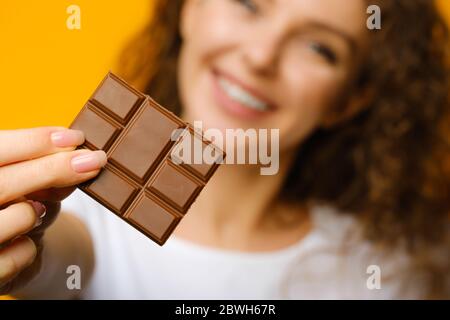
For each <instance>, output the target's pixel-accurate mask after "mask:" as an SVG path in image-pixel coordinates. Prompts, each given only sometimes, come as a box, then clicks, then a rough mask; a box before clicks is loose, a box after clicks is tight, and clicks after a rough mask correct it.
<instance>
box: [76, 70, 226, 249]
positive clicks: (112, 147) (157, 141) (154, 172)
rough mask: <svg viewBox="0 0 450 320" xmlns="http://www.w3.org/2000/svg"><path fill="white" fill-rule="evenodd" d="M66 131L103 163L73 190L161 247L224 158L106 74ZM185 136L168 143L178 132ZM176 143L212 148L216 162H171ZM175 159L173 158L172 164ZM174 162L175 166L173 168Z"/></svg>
mask: <svg viewBox="0 0 450 320" xmlns="http://www.w3.org/2000/svg"><path fill="white" fill-rule="evenodd" d="M71 128H72V129H77V130H82V131H83V132H84V133H85V136H86V142H85V143H84V144H83V145H82V146H81V147H80V148H85V149H90V150H104V151H105V152H106V154H107V157H108V163H107V165H106V166H105V168H104V169H102V171H101V172H100V174H99V175H98V176H97V177H96V178H94V179H92V180H90V181H88V182H85V183H83V184H81V185H79V188H80V189H81V190H82V191H83V192H85V193H86V194H88V195H89V196H90V197H92V198H93V199H94V200H96V201H97V202H99V203H100V204H101V205H103V206H105V207H106V208H108V209H109V210H110V211H112V212H113V213H114V214H116V215H117V216H119V217H120V218H121V219H122V220H124V221H126V222H127V223H129V224H130V225H132V226H133V227H135V228H136V229H137V230H139V231H140V232H142V233H143V234H145V235H146V236H147V237H149V238H150V239H152V240H153V241H155V242H156V243H158V244H159V245H163V244H164V243H165V242H166V240H167V239H168V237H169V236H170V234H171V233H172V232H173V231H174V229H175V227H176V226H177V224H178V223H179V222H180V220H181V219H182V218H183V217H184V215H185V214H186V212H187V211H188V210H189V208H190V206H191V205H192V203H193V202H194V201H195V199H196V198H197V196H198V195H199V193H200V191H201V190H202V189H203V187H204V186H205V184H206V183H207V182H208V181H209V179H210V178H211V176H212V175H213V174H214V172H215V171H216V169H217V168H218V166H219V163H220V162H221V160H223V159H224V157H225V154H224V152H223V151H222V150H220V149H219V148H217V147H216V146H215V145H214V144H212V143H211V142H210V141H208V140H206V139H205V138H204V137H203V136H202V134H201V133H198V132H196V131H194V130H193V128H192V126H191V125H189V124H188V123H185V122H183V121H182V120H181V119H180V118H178V117H177V116H175V115H174V114H173V113H171V112H170V111H168V110H167V109H165V108H164V107H162V106H161V105H159V104H158V103H157V102H155V101H154V100H153V99H152V98H151V97H149V96H146V95H144V94H143V93H141V92H139V91H137V90H136V89H134V88H132V87H131V86H130V85H129V84H127V83H126V82H125V81H124V80H123V79H120V78H119V77H118V76H116V75H114V74H112V73H108V74H107V75H106V77H105V78H104V80H103V81H102V82H101V83H100V85H99V87H98V88H97V90H96V91H95V92H94V94H93V95H92V97H91V98H90V99H89V100H88V102H87V103H86V105H85V106H84V107H83V109H82V110H81V112H80V113H79V114H78V116H77V117H76V119H75V120H74V122H73V124H72V125H71ZM182 128H187V131H186V132H187V134H185V135H182V136H180V139H178V141H173V139H171V137H172V134H173V133H174V132H176V131H175V130H177V131H180V130H178V129H182ZM182 139H192V140H191V145H194V142H193V139H200V140H201V141H202V142H201V145H202V146H203V148H206V147H208V148H214V149H213V150H214V155H217V161H216V162H214V163H212V164H207V163H200V164H194V163H193V162H190V163H181V164H178V163H179V161H175V162H174V161H172V157H171V150H172V149H173V148H176V147H177V145H179V144H181V143H182V141H181V140H182ZM175 160H178V159H175ZM176 163H177V164H176Z"/></svg>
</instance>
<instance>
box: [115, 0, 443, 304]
mask: <svg viewBox="0 0 450 320" xmlns="http://www.w3.org/2000/svg"><path fill="white" fill-rule="evenodd" d="M375 3H377V4H378V5H379V6H380V7H381V10H382V29H381V30H378V31H373V32H371V33H370V37H372V38H371V46H372V50H371V52H370V54H369V55H368V57H367V61H366V63H365V64H364V67H363V69H362V70H361V71H360V76H359V77H358V83H357V85H358V86H360V87H364V86H370V88H371V89H372V90H373V99H372V100H371V102H370V105H369V106H368V107H367V108H365V109H364V110H363V111H361V112H360V113H359V114H358V115H357V116H355V117H353V118H352V119H350V120H349V121H347V122H346V123H343V124H341V125H339V126H337V127H333V128H328V129H318V130H316V131H315V132H314V133H313V134H311V135H310V137H309V138H308V139H307V140H306V141H305V142H304V143H303V144H302V145H301V147H300V150H298V156H297V159H296V161H295V163H294V165H293V166H292V168H291V172H290V174H288V175H287V179H286V181H285V184H284V187H283V188H282V190H280V200H281V201H286V202H289V203H299V202H302V203H303V202H305V201H310V200H314V201H317V202H323V203H327V204H330V205H332V206H334V207H336V208H338V209H340V211H342V212H347V213H352V214H353V215H355V216H357V218H358V219H359V220H360V221H361V223H362V225H363V226H364V230H365V235H366V237H367V238H368V239H369V240H370V241H372V242H373V243H376V244H380V245H382V246H383V247H384V248H392V247H396V246H399V245H402V246H404V248H405V249H406V250H407V252H408V253H409V255H410V257H411V261H412V262H413V266H414V268H415V270H417V271H420V272H422V273H421V274H424V275H426V277H427V283H428V288H427V289H428V290H427V291H428V297H429V298H438V297H440V298H442V297H444V298H449V297H450V241H449V230H450V227H449V224H450V219H449V213H450V157H449V154H450V142H449V140H448V137H450V134H449V132H448V130H449V128H450V125H449V123H448V121H449V119H450V114H449V106H450V103H449V87H450V76H449V74H450V73H449V64H448V57H449V56H450V55H449V43H450V42H449V33H448V28H447V25H446V24H445V22H444V21H443V19H442V17H441V16H440V15H439V13H438V10H437V9H436V7H435V4H434V2H432V1H429V0H392V1H391V0H388V1H386V0H378V1H376V2H375ZM371 4H374V1H371ZM182 5H183V0H170V1H168V0H166V1H165V0H158V1H155V2H154V7H153V8H152V13H153V16H152V18H151V19H150V21H149V23H148V25H147V26H146V27H145V29H144V30H143V31H142V32H141V33H140V34H139V35H138V36H137V37H136V38H135V39H133V41H132V42H131V43H130V45H129V46H128V47H127V48H126V49H125V50H124V52H123V55H122V59H121V61H120V62H121V64H120V66H121V71H120V73H121V75H122V76H123V77H124V78H126V79H127V80H129V81H131V82H133V83H134V84H135V85H136V86H138V87H139V88H140V89H141V90H143V91H145V92H146V93H147V94H149V95H151V96H152V97H153V98H154V99H155V100H157V101H159V102H160V103H161V104H162V105H165V106H166V107H168V108H169V109H171V110H172V111H174V112H175V113H177V114H180V112H181V102H180V99H179V96H178V90H177V62H178V54H179V52H180V48H181V45H182V39H181V36H180V33H179V20H180V12H181V8H182ZM436 251H437V252H438V253H439V256H438V259H436V256H435V253H436Z"/></svg>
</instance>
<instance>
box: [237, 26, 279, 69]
mask: <svg viewBox="0 0 450 320" xmlns="http://www.w3.org/2000/svg"><path fill="white" fill-rule="evenodd" d="M245 38H246V41H245V45H244V46H243V53H242V57H243V60H244V62H245V64H246V65H247V66H248V67H250V68H251V69H252V70H253V71H254V72H256V73H259V74H263V75H273V74H275V73H276V72H277V70H278V66H279V63H280V57H281V51H282V50H281V47H282V42H283V38H282V36H281V34H279V33H278V32H276V31H275V30H267V29H265V30H261V29H260V30H258V31H256V30H255V32H253V33H251V34H249V35H248V37H245Z"/></svg>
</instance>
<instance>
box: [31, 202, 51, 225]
mask: <svg viewBox="0 0 450 320" xmlns="http://www.w3.org/2000/svg"><path fill="white" fill-rule="evenodd" d="M28 203H29V204H30V205H31V206H32V207H33V209H34V212H36V216H37V220H36V223H35V224H34V227H35V228H36V227H38V226H40V225H41V224H42V220H43V219H44V217H45V214H46V213H47V208H46V207H45V205H43V204H42V203H40V202H38V201H33V200H28Z"/></svg>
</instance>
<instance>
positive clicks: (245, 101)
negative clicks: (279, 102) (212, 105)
mask: <svg viewBox="0 0 450 320" xmlns="http://www.w3.org/2000/svg"><path fill="white" fill-rule="evenodd" d="M219 85H220V87H221V88H222V89H223V91H225V93H226V94H227V95H228V96H229V97H230V98H231V99H233V100H235V101H236V102H239V103H240V104H242V105H245V106H247V107H249V108H251V109H255V110H259V111H266V110H268V109H269V106H268V104H267V103H265V102H264V101H261V100H259V99H258V98H256V97H255V96H253V95H252V94H251V93H249V92H248V91H247V90H245V89H244V88H242V87H241V86H239V85H236V84H234V83H231V82H230V81H228V80H226V79H224V78H219Z"/></svg>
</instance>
